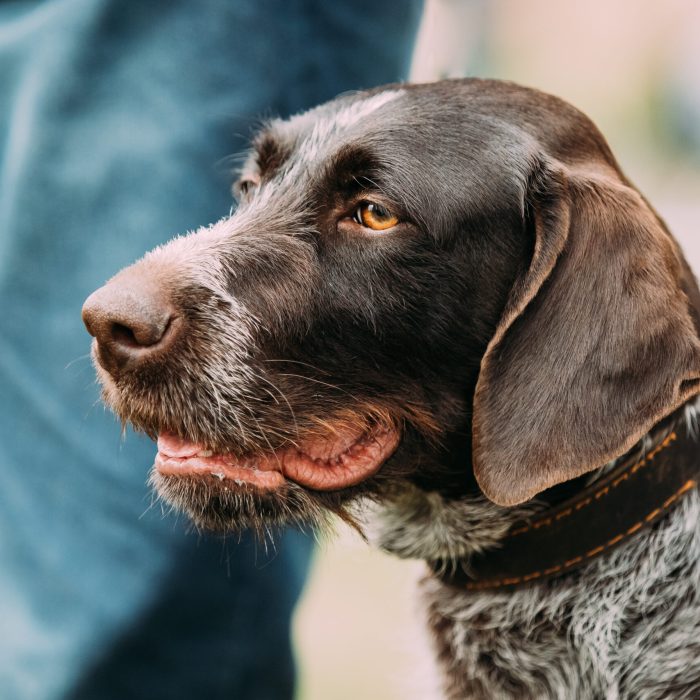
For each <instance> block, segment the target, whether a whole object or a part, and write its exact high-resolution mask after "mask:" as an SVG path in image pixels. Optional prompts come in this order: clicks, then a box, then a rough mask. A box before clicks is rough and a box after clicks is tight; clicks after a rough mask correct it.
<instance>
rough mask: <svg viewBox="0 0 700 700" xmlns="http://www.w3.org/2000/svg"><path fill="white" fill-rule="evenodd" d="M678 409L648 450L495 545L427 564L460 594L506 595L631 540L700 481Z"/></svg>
mask: <svg viewBox="0 0 700 700" xmlns="http://www.w3.org/2000/svg"><path fill="white" fill-rule="evenodd" d="M682 415H683V411H682V409H681V411H678V412H676V413H675V415H674V416H672V417H671V418H670V419H667V420H666V421H663V423H662V424H660V426H661V427H657V430H656V434H655V439H654V441H653V447H651V448H650V449H648V451H646V452H644V453H643V454H642V455H641V456H640V452H639V450H638V449H637V450H636V451H635V454H636V458H632V457H626V458H625V459H623V460H622V461H621V463H620V464H618V465H617V466H616V467H614V468H613V469H612V470H611V471H610V472H608V473H607V474H606V475H605V476H604V477H602V478H600V479H598V480H596V481H595V482H594V483H593V484H591V485H590V486H588V487H586V488H584V489H583V490H582V491H580V492H578V493H577V494H576V495H575V496H573V497H571V498H569V499H567V500H566V501H564V502H563V503H560V504H558V505H556V506H553V507H550V508H548V509H547V510H545V511H541V512H539V513H537V514H536V515H534V516H532V517H531V518H530V519H528V520H523V521H520V522H517V523H515V524H514V525H513V526H512V527H511V529H510V530H509V532H508V533H507V535H506V537H505V538H504V540H503V541H502V546H501V547H500V548H498V549H492V550H489V551H487V552H484V553H482V554H478V555H474V556H472V557H471V558H470V559H469V560H468V561H466V560H465V561H463V562H459V563H458V565H457V566H452V565H451V564H450V563H448V562H445V561H442V560H440V561H435V562H431V563H430V566H431V568H432V570H433V572H434V573H435V575H437V576H438V577H439V578H440V579H442V580H443V581H444V582H445V583H448V584H450V585H453V586H458V587H460V588H464V589H467V590H473V591H486V590H509V589H513V588H518V587H522V586H525V585H528V584H531V583H539V582H542V581H546V580H548V579H552V578H555V577H558V576H562V575H564V574H567V573H569V572H571V571H574V570H575V569H577V568H579V567H581V566H584V565H585V564H588V563H589V562H591V561H592V560H594V559H596V558H598V557H601V556H604V555H605V554H607V553H608V552H610V551H612V550H613V549H615V548H616V547H618V546H620V545H621V544H624V543H625V542H627V541H628V540H629V539H630V538H632V537H635V536H637V535H639V534H640V533H641V532H643V531H644V530H645V529H646V528H649V527H650V526H651V525H653V524H654V523H655V522H657V521H658V520H660V519H661V518H663V517H664V515H666V513H668V511H669V510H670V509H672V508H673V507H674V505H675V504H676V503H678V501H679V500H680V499H681V498H682V497H683V496H684V495H686V494H687V493H689V492H690V491H692V490H693V489H695V488H697V486H698V482H699V481H700V451H699V449H698V443H697V442H696V440H695V439H694V437H693V436H691V435H690V431H689V429H688V428H687V426H686V425H685V421H684V420H683V419H682V418H681V416H682Z"/></svg>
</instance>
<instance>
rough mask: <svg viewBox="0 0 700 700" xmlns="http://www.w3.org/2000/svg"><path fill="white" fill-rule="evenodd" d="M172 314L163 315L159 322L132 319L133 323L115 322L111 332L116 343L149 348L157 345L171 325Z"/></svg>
mask: <svg viewBox="0 0 700 700" xmlns="http://www.w3.org/2000/svg"><path fill="white" fill-rule="evenodd" d="M170 320H171V319H170V316H169V315H167V316H165V315H164V316H162V317H161V318H160V319H158V322H153V321H152V322H151V323H144V322H143V321H141V322H136V321H132V322H131V325H125V324H123V323H118V322H114V323H112V326H111V328H110V329H109V334H110V336H111V339H112V341H113V342H114V343H117V344H120V345H125V346H127V347H131V348H148V347H151V346H152V345H157V344H158V343H159V342H160V341H161V339H162V338H163V336H164V335H165V333H166V332H167V330H168V328H169V326H170Z"/></svg>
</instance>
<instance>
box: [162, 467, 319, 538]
mask: <svg viewBox="0 0 700 700" xmlns="http://www.w3.org/2000/svg"><path fill="white" fill-rule="evenodd" d="M149 483H150V485H151V486H152V488H153V489H154V490H155V492H156V493H157V494H158V496H159V497H160V498H161V499H162V500H163V501H165V502H166V503H168V504H169V505H170V506H172V508H173V509H175V510H179V511H182V512H184V513H185V514H186V515H187V516H188V517H189V518H190V520H191V521H192V523H193V524H194V525H195V527H197V528H198V529H201V530H210V531H214V532H222V533H230V532H234V533H240V532H243V531H244V530H252V531H253V532H254V533H256V534H257V535H258V537H259V538H260V539H261V540H266V539H268V538H271V537H272V534H273V531H274V530H278V529H280V528H282V527H285V526H288V525H292V526H297V527H301V528H305V527H314V528H317V527H323V526H325V525H327V519H328V513H327V512H326V511H325V509H323V508H321V506H320V505H319V503H317V502H316V501H315V500H314V499H313V498H312V496H311V495H310V494H309V493H308V492H307V491H306V490H305V489H304V488H303V487H302V486H299V485H298V484H295V483H293V482H285V483H283V484H282V485H280V486H278V487H276V488H275V489H269V488H259V487H256V486H254V485H252V484H248V483H231V484H226V483H222V482H221V481H220V480H219V479H217V478H216V477H204V478H203V477H201V476H196V477H193V476H172V475H166V474H162V473H161V472H160V471H159V470H158V469H157V468H155V467H154V468H153V469H152V471H151V475H150V479H149Z"/></svg>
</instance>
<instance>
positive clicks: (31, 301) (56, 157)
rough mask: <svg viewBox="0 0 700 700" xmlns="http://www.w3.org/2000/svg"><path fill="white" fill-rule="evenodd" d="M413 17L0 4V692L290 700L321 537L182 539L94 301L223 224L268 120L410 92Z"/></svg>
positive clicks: (311, 5) (402, 13)
mask: <svg viewBox="0 0 700 700" xmlns="http://www.w3.org/2000/svg"><path fill="white" fill-rule="evenodd" d="M419 4H420V3H418V2H398V1H396V2H387V3H371V2H367V1H365V0H363V1H362V2H354V3H331V2H321V0H316V1H315V2H312V1H311V0H239V1H238V2H229V1H227V0H199V1H198V2H187V1H185V0H181V1H179V2H176V1H172V0H167V1H165V0H163V1H158V2H157V1H155V0H153V1H150V2H140V1H138V2H137V1H135V0H45V1H44V2H38V3H37V2H21V1H17V2H12V3H2V4H0V299H2V304H3V309H2V313H1V314H0V397H1V398H0V444H2V450H1V451H0V620H2V628H3V634H2V635H0V697H2V698H3V700H15V699H21V700H26V699H27V698H32V699H35V698H36V699H39V698H41V699H44V698H46V699H48V698H64V697H72V698H90V699H91V700H102V699H104V698H120V699H122V698H140V697H144V698H149V699H150V700H158V698H169V699H171V700H172V699H177V698H192V697H203V698H219V697H227V698H234V697H235V698H237V700H245V699H246V698H255V700H265V698H275V699H278V698H284V697H290V696H291V693H292V677H293V672H292V662H291V651H290V647H289V614H290V611H291V608H292V606H293V604H294V602H295V600H296V598H297V596H298V594H299V591H300V588H301V585H302V583H303V579H304V574H305V569H306V565H307V562H308V556H309V547H310V545H309V542H308V541H307V540H305V539H303V538H302V537H301V536H300V535H298V534H296V533H289V534H287V535H286V536H285V537H284V538H282V539H281V540H280V541H279V542H278V543H277V553H276V554H275V555H272V556H270V557H268V556H266V555H265V553H264V551H263V550H262V549H261V548H259V547H258V548H257V549H256V548H255V547H254V546H253V545H252V543H251V542H250V541H249V539H248V538H244V539H243V542H242V543H241V544H240V545H238V544H237V543H236V541H235V540H232V539H229V540H226V541H225V542H222V541H221V539H220V538H214V537H200V536H198V535H196V534H194V533H189V534H188V533H186V532H185V530H186V529H187V528H186V524H184V526H183V523H177V522H176V521H175V520H174V519H173V518H172V517H170V516H166V517H163V515H162V514H161V511H160V507H159V506H157V505H156V506H155V507H149V504H150V495H149V493H148V489H147V487H146V485H145V480H146V474H147V470H148V467H149V466H150V464H151V463H152V460H153V455H154V451H155V450H154V446H153V445H152V443H150V442H149V441H148V440H145V439H142V438H138V437H136V436H134V435H133V434H131V433H128V434H127V435H126V439H125V440H123V441H122V439H121V437H120V427H119V425H118V424H117V423H116V422H115V421H114V420H113V419H112V418H111V417H110V416H109V415H107V414H106V413H105V411H104V410H103V408H102V407H101V406H100V405H99V402H98V396H97V389H96V385H95V382H94V374H93V370H92V368H91V366H90V361H89V359H88V356H87V353H88V350H89V337H88V335H87V334H86V333H85V331H84V329H83V328H82V324H81V320H80V307H81V304H82V301H83V300H84V298H85V297H86V296H87V295H88V294H89V293H90V292H91V291H92V290H93V289H95V288H96V287H98V286H99V285H101V284H102V283H103V282H104V281H105V279H106V278H108V277H109V276H111V275H112V274H113V273H115V272H116V271H117V270H118V269H119V268H120V267H122V266H123V265H125V264H127V263H130V262H132V261H133V260H134V259H135V258H137V257H138V256H139V255H141V254H142V253H143V252H144V251H146V250H147V249H149V248H151V247H152V246H154V245H156V244H158V243H159V242H162V241H164V240H166V239H167V238H169V237H170V236H172V235H174V234H176V233H179V232H183V231H185V230H187V229H192V228H194V227H197V226H199V225H201V224H204V223H207V222H209V221H213V220H215V219H217V218H219V217H220V216H222V215H224V214H225V213H226V212H227V211H228V209H229V207H230V197H229V194H228V175H227V174H226V172H225V171H226V166H225V165H224V164H223V163H225V158H226V156H228V155H229V154H231V153H232V152H233V151H235V150H238V149H240V148H241V146H242V145H243V142H244V139H245V137H247V135H248V134H249V129H250V124H251V123H252V121H253V120H254V119H256V118H257V117H259V116H263V117H264V116H269V115H270V114H272V113H275V112H281V113H283V114H285V113H289V112H292V111H296V110H299V109H302V108H306V107H308V106H311V104H312V103H315V102H317V101H320V100H323V99H326V98H329V97H331V96H332V95H333V94H334V93H336V92H339V91H343V90H348V89H354V88H359V87H366V86H370V85H374V84H376V83H381V82H385V81H390V80H396V79H399V78H401V77H403V76H404V74H405V70H406V68H407V66H408V61H409V55H410V46H411V42H412V39H413V35H414V32H415V29H416V25H417V21H418V15H419Z"/></svg>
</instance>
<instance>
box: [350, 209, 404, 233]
mask: <svg viewBox="0 0 700 700" xmlns="http://www.w3.org/2000/svg"><path fill="white" fill-rule="evenodd" d="M353 219H354V220H355V221H357V223H358V224H360V225H361V226H365V227H366V228H371V229H372V230H373V231H384V230H386V229H388V228H391V227H392V226H396V224H398V223H399V219H398V217H397V216H394V215H393V214H392V213H391V212H390V211H389V210H388V209H387V208H386V207H383V206H382V205H381V204H376V203H375V202H362V204H360V206H359V207H357V209H356V210H355V215H354V216H353Z"/></svg>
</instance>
